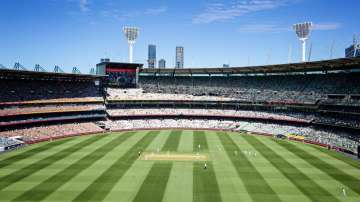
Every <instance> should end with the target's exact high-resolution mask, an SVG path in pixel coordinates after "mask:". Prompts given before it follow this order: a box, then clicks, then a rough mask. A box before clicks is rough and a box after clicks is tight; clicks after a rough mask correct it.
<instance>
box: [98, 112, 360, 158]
mask: <svg viewBox="0 0 360 202" xmlns="http://www.w3.org/2000/svg"><path fill="white" fill-rule="evenodd" d="M105 124H106V125H107V127H109V128H110V130H131V129H151V128H191V129H220V130H233V131H251V132H256V133H267V134H273V135H278V134H283V135H287V134H297V135H301V136H304V138H305V140H309V141H314V142H318V143H322V144H328V145H331V146H337V147H340V148H343V149H347V150H349V151H352V152H354V153H356V152H357V145H359V144H360V143H359V137H357V136H350V135H349V134H346V133H334V132H331V131H324V130H317V129H314V128H311V127H296V126H288V125H278V124H266V123H254V122H246V121H229V120H226V121H225V120H206V119H193V120H190V119H142V120H117V121H107V122H105Z"/></svg>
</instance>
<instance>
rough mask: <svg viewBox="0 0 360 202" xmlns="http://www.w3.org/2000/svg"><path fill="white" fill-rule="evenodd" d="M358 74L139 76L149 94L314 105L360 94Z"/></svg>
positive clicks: (141, 84)
mask: <svg viewBox="0 0 360 202" xmlns="http://www.w3.org/2000/svg"><path fill="white" fill-rule="evenodd" d="M358 79H359V74H358V73H353V74H346V73H337V74H309V75H273V76H231V77H226V76H213V77H206V76H193V77H187V76H181V77H171V76H140V77H139V82H140V86H141V87H142V88H143V89H144V91H145V92H147V93H165V94H188V95H194V96H223V97H229V98H237V99H241V100H248V101H274V102H276V101H279V102H295V103H315V102H316V101H318V100H320V99H326V98H327V95H328V94H346V95H351V94H355V95H356V94H360V86H359V85H358Z"/></svg>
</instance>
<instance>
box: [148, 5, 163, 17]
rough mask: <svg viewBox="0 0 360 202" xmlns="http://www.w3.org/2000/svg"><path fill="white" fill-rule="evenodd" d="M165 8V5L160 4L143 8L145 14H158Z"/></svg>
mask: <svg viewBox="0 0 360 202" xmlns="http://www.w3.org/2000/svg"><path fill="white" fill-rule="evenodd" d="M167 10H168V7H167V6H161V7H159V8H149V9H147V10H145V12H144V14H145V15H159V14H162V13H165V12H167Z"/></svg>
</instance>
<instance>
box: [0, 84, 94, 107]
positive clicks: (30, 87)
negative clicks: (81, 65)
mask: <svg viewBox="0 0 360 202" xmlns="http://www.w3.org/2000/svg"><path fill="white" fill-rule="evenodd" d="M0 86H1V89H0V103H2V102H21V101H33V100H46V99H59V98H60V99H64V98H94V97H96V98H100V97H101V95H100V91H99V89H98V87H97V86H95V84H94V82H93V81H87V82H85V81H82V82H75V81H51V80H22V79H17V80H3V79H1V80H0Z"/></svg>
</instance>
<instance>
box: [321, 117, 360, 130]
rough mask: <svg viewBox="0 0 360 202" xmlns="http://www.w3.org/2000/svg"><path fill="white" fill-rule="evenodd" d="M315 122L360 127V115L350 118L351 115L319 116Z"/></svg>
mask: <svg viewBox="0 0 360 202" xmlns="http://www.w3.org/2000/svg"><path fill="white" fill-rule="evenodd" d="M315 122H317V123H323V124H328V125H336V126H342V127H350V128H358V129H360V119H359V118H358V117H356V118H355V117H353V118H350V117H331V116H326V117H324V116H317V117H316V119H315Z"/></svg>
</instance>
